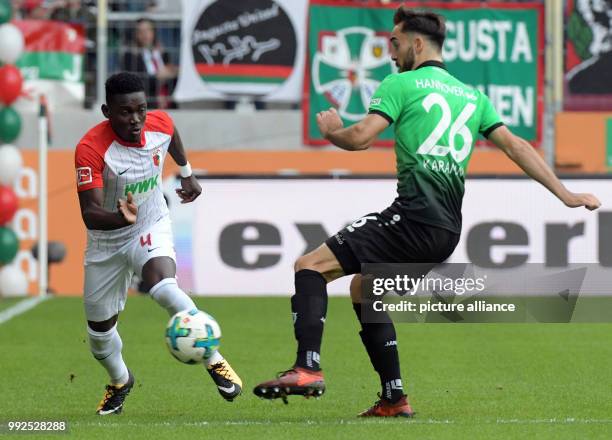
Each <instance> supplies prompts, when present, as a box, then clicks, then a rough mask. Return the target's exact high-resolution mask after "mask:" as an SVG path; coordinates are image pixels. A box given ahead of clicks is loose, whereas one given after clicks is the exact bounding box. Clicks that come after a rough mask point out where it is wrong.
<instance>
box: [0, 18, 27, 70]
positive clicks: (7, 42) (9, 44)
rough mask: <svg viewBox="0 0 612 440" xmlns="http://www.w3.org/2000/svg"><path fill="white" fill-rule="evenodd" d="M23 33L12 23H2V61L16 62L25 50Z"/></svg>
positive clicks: (0, 58) (0, 34)
mask: <svg viewBox="0 0 612 440" xmlns="http://www.w3.org/2000/svg"><path fill="white" fill-rule="evenodd" d="M23 46H24V41H23V34H22V33H21V31H20V30H19V28H18V27H17V26H15V25H14V24H11V23H4V24H3V25H0V61H2V62H3V63H5V64H15V61H17V60H18V59H19V57H20V56H21V52H23Z"/></svg>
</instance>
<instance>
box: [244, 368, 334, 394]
mask: <svg viewBox="0 0 612 440" xmlns="http://www.w3.org/2000/svg"><path fill="white" fill-rule="evenodd" d="M324 392H325V380H324V379H323V372H322V371H312V370H307V369H306V368H300V367H293V368H292V369H291V370H287V371H284V372H282V373H279V374H278V376H277V377H276V379H272V380H269V381H267V382H263V383H260V384H259V385H257V386H256V387H255V388H254V389H253V393H255V395H256V396H258V397H262V398H264V399H279V398H280V399H283V402H285V403H287V396H290V395H299V396H304V397H320V396H322V395H323V393H324Z"/></svg>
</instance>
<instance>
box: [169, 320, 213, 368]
mask: <svg viewBox="0 0 612 440" xmlns="http://www.w3.org/2000/svg"><path fill="white" fill-rule="evenodd" d="M220 339H221V328H220V327H219V324H218V323H217V321H216V320H215V318H213V317H212V316H210V315H209V314H208V313H204V312H202V311H200V310H196V309H193V310H184V311H182V312H178V313H177V314H176V315H174V316H173V317H172V318H170V321H169V322H168V327H166V344H168V349H169V350H170V353H171V354H172V356H174V357H175V358H176V359H178V360H179V361H181V362H183V363H185V364H198V363H200V362H202V361H203V360H205V359H208V358H209V357H210V356H212V354H213V353H214V352H215V351H216V350H217V349H218V348H219V340H220Z"/></svg>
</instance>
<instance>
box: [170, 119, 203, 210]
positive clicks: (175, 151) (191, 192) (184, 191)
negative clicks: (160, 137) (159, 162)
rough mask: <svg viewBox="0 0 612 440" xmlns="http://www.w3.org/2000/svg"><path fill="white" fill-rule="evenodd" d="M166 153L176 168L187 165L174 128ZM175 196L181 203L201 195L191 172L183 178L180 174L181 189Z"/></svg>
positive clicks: (200, 189)
mask: <svg viewBox="0 0 612 440" xmlns="http://www.w3.org/2000/svg"><path fill="white" fill-rule="evenodd" d="M168 153H170V156H172V159H174V161H175V162H176V164H177V165H178V166H180V167H185V166H186V165H187V154H186V153H185V148H183V141H182V140H181V136H180V135H179V132H178V130H177V129H176V127H174V134H173V135H172V140H171V141H170V145H169V146H168ZM176 194H178V196H179V197H180V198H181V203H189V202H193V201H194V200H195V199H197V198H198V196H199V195H200V194H202V187H201V186H200V184H199V182H198V179H196V178H195V177H194V175H193V174H191V171H190V172H189V176H183V175H182V174H181V187H180V188H177V189H176Z"/></svg>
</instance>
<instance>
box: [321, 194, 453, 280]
mask: <svg viewBox="0 0 612 440" xmlns="http://www.w3.org/2000/svg"><path fill="white" fill-rule="evenodd" d="M405 212H406V209H405V208H403V207H402V206H401V203H400V202H398V201H397V200H396V201H395V202H393V204H392V205H391V206H390V207H388V208H387V209H385V210H384V211H382V212H380V213H378V212H374V213H371V214H368V215H366V216H364V217H362V218H360V219H359V220H356V221H355V222H353V223H352V224H350V225H348V226H347V227H345V228H344V229H342V230H341V231H340V232H338V233H337V234H336V235H334V236H332V237H330V238H328V239H327V240H326V241H325V243H326V244H327V246H328V247H329V248H330V249H331V251H332V252H333V253H334V255H335V256H336V259H337V260H338V262H340V266H342V270H343V271H344V273H345V274H346V275H350V274H354V273H360V272H361V264H362V263H442V262H444V261H445V260H446V259H447V258H448V257H449V256H450V255H451V254H452V253H453V251H454V250H455V247H456V246H457V243H458V242H459V234H456V233H454V232H451V231H449V230H447V229H443V228H439V227H435V226H429V225H427V224H425V223H422V222H419V221H415V220H412V219H410V218H409V217H408V216H407V215H405Z"/></svg>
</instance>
